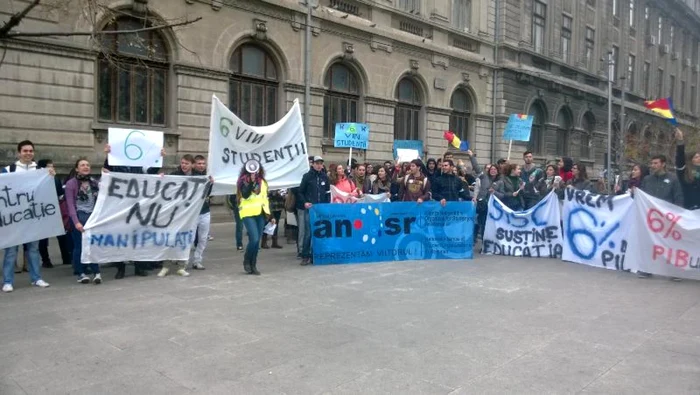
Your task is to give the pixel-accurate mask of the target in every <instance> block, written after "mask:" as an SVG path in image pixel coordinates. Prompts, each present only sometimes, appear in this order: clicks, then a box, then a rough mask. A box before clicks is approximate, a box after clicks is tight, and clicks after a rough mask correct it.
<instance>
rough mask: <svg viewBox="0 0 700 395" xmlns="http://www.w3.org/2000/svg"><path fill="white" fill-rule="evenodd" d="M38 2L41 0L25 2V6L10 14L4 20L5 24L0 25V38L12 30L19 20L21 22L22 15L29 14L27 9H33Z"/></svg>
mask: <svg viewBox="0 0 700 395" xmlns="http://www.w3.org/2000/svg"><path fill="white" fill-rule="evenodd" d="M39 2H41V0H34V1H33V2H31V3H29V4H27V6H26V7H25V8H24V9H23V10H22V11H20V12H18V13H16V14H14V15H12V17H11V18H10V19H9V20H8V21H7V22H5V24H4V25H2V27H0V38H2V37H6V36H7V34H8V33H9V32H10V30H12V29H13V28H14V27H16V26H17V25H19V23H20V22H22V19H24V17H25V16H27V14H29V11H31V10H32V9H34V7H36V6H38V5H39Z"/></svg>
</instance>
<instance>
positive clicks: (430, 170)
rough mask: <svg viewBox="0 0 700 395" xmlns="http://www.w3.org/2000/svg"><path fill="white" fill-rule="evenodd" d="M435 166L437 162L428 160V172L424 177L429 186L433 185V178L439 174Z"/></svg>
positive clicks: (432, 159)
mask: <svg viewBox="0 0 700 395" xmlns="http://www.w3.org/2000/svg"><path fill="white" fill-rule="evenodd" d="M437 166H438V165H437V162H436V161H435V159H434V158H430V159H428V163H427V165H426V168H427V169H428V171H427V174H426V176H428V181H430V185H435V178H436V177H437V176H438V175H439V174H440V172H439V171H438V168H437Z"/></svg>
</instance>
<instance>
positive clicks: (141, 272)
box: [134, 262, 148, 277]
mask: <svg viewBox="0 0 700 395" xmlns="http://www.w3.org/2000/svg"><path fill="white" fill-rule="evenodd" d="M144 266H146V264H145V263H140V262H139V263H134V275H135V276H139V277H146V276H148V272H147V271H146V268H145V267H144Z"/></svg>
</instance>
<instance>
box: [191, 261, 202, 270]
mask: <svg viewBox="0 0 700 395" xmlns="http://www.w3.org/2000/svg"><path fill="white" fill-rule="evenodd" d="M192 269H194V270H204V269H205V267H204V266H202V264H201V263H195V264H194V265H192Z"/></svg>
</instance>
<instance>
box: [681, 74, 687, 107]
mask: <svg viewBox="0 0 700 395" xmlns="http://www.w3.org/2000/svg"><path fill="white" fill-rule="evenodd" d="M681 110H686V108H685V81H683V80H681Z"/></svg>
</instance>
